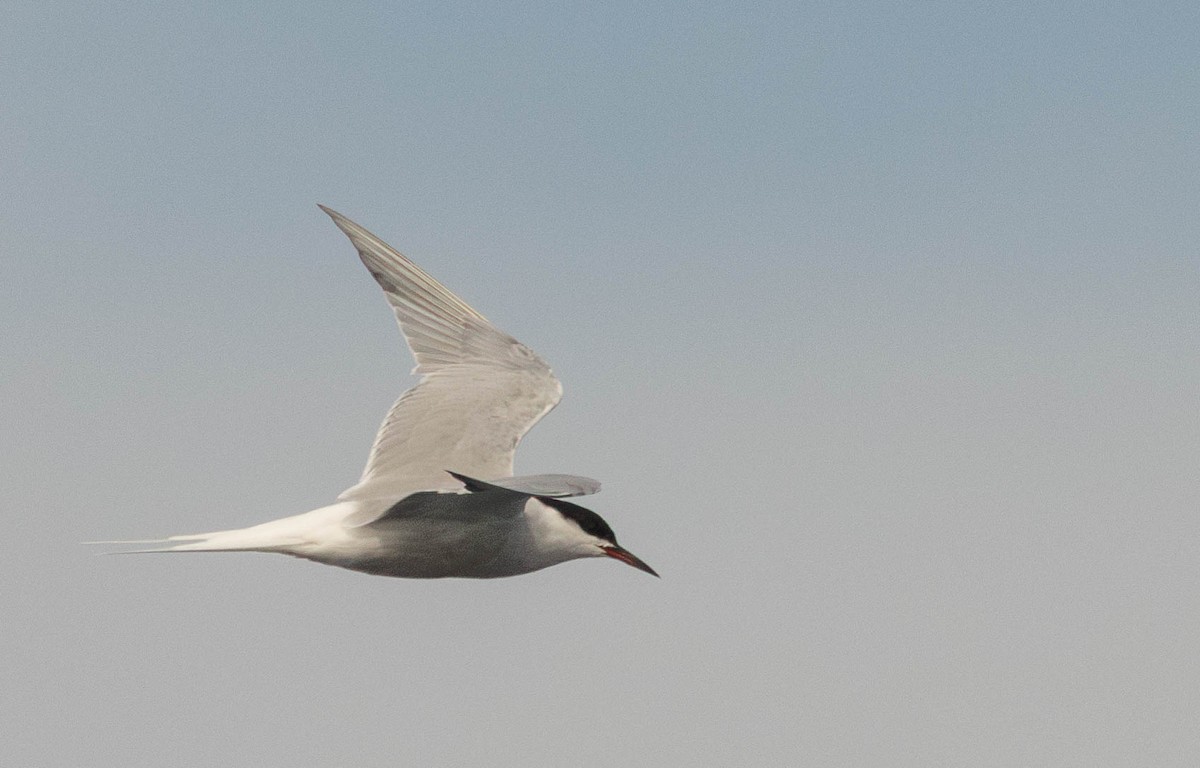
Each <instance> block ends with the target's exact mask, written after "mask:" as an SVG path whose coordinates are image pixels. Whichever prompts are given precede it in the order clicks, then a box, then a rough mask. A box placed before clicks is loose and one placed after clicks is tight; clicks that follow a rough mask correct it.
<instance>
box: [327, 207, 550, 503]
mask: <svg viewBox="0 0 1200 768" xmlns="http://www.w3.org/2000/svg"><path fill="white" fill-rule="evenodd" d="M321 210H323V211H325V213H327V214H329V216H330V217H331V218H332V219H333V222H334V224H337V226H338V228H339V229H341V230H342V231H343V232H345V233H346V235H347V236H348V237H349V238H350V242H352V243H353V244H354V247H355V248H357V249H358V255H359V257H360V258H361V259H362V261H363V264H365V265H366V267H367V269H368V270H369V271H370V273H371V275H372V276H373V277H374V278H375V281H376V282H377V283H379V286H380V287H381V288H383V292H384V294H385V295H386V296H387V300H388V303H389V304H391V306H392V310H393V311H394V312H395V314H396V320H397V321H398V322H399V323H400V330H401V332H403V334H404V338H405V340H406V341H407V342H408V348H409V349H410V350H411V351H412V355H413V357H414V358H415V359H416V361H417V367H416V368H415V369H413V373H416V374H419V375H420V376H421V380H420V382H419V383H418V384H417V385H416V386H415V387H413V388H412V389H410V390H408V391H407V392H405V393H404V394H403V395H401V396H400V399H399V400H397V401H396V403H395V405H393V406H392V408H391V410H390V411H388V415H387V417H386V418H385V419H384V421H383V425H382V426H380V428H379V433H378V434H377V435H376V436H375V444H374V445H373V446H371V455H370V457H369V458H368V459H367V466H366V469H364V470H363V474H362V477H361V478H360V479H359V481H358V484H356V485H354V486H352V487H351V488H348V489H346V490H345V491H344V492H343V493H342V495H341V496H339V497H338V500H339V501H349V500H364V499H384V498H387V499H395V498H398V497H401V496H404V495H406V494H410V493H414V492H416V491H426V490H436V489H449V488H456V487H459V486H458V484H457V483H456V482H455V481H454V480H453V479H452V478H451V477H450V476H449V475H448V474H446V470H447V469H453V470H456V471H459V472H464V473H466V474H468V475H471V476H473V477H485V478H489V479H494V478H503V477H508V476H510V475H512V470H513V453H514V452H515V451H516V448H517V443H518V442H520V440H521V437H523V436H524V435H525V433H526V432H528V431H529V429H530V427H532V426H533V425H534V424H536V423H537V422H538V420H539V419H541V418H542V416H544V415H546V413H548V412H549V411H550V409H551V408H553V407H554V406H555V405H557V404H558V401H559V399H560V398H561V397H562V385H561V384H559V382H558V379H556V378H555V377H554V374H553V373H552V372H551V370H550V367H549V366H547V365H546V363H544V362H543V361H542V359H541V358H539V357H538V356H537V355H536V354H534V353H533V351H532V350H531V349H529V348H528V347H526V346H525V345H524V344H522V343H520V342H519V341H517V340H516V339H514V338H513V337H511V336H509V335H508V334H506V333H504V332H503V331H500V330H499V329H497V328H496V327H494V326H493V325H492V324H491V323H489V322H488V321H487V319H486V318H484V316H483V315H481V314H479V313H478V312H476V311H475V310H474V309H472V308H471V307H470V306H468V305H467V304H466V302H464V301H463V300H462V299H460V298H458V297H457V296H455V295H454V294H453V293H451V292H450V291H449V290H447V289H446V288H445V287H444V286H442V285H441V283H439V282H438V281H436V280H434V279H433V278H432V277H430V276H429V275H427V274H425V272H424V271H423V270H422V269H421V268H420V267H418V266H417V265H416V264H413V263H412V262H411V261H409V260H408V259H407V258H405V257H404V256H402V255H401V254H400V253H398V252H397V251H396V250H395V249H393V248H392V247H391V246H389V245H388V244H387V243H385V242H383V241H382V240H380V239H379V238H378V237H376V236H375V235H373V234H371V233H370V232H368V231H367V230H365V229H363V228H362V227H360V226H359V225H357V224H355V223H354V222H353V221H350V220H349V219H347V218H346V217H345V216H342V215H341V214H339V213H337V212H336V211H332V210H330V209H328V208H326V207H325V206H321Z"/></svg>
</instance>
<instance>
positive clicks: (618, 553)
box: [604, 545, 662, 578]
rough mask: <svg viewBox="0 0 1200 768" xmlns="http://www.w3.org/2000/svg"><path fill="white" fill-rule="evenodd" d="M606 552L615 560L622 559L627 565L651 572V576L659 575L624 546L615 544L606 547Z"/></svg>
mask: <svg viewBox="0 0 1200 768" xmlns="http://www.w3.org/2000/svg"><path fill="white" fill-rule="evenodd" d="M604 554H606V555H608V556H609V557H611V558H612V559H614V560H620V561H621V562H622V563H625V564H626V565H632V566H633V567H634V568H637V569H638V570H639V571H645V572H646V573H648V574H650V575H651V576H658V574H657V573H655V571H654V569H653V568H651V567H650V566H648V565H646V564H645V563H643V562H642V561H641V559H640V558H638V557H636V556H635V555H634V554H633V553H632V552H630V551H629V550H627V549H624V548H622V547H618V546H615V545H614V546H611V547H605V548H604ZM659 578H662V577H661V576H659Z"/></svg>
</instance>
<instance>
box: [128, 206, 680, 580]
mask: <svg viewBox="0 0 1200 768" xmlns="http://www.w3.org/2000/svg"><path fill="white" fill-rule="evenodd" d="M320 208H321V210H323V211H325V213H327V214H329V216H330V217H331V218H332V219H333V222H334V223H335V224H336V225H337V226H338V228H339V229H341V230H342V232H344V233H345V234H346V235H347V236H348V237H349V238H350V242H351V243H353V244H354V247H355V248H356V249H357V250H358V255H359V257H360V258H361V259H362V262H363V264H365V265H366V267H367V270H368V271H369V272H370V273H371V275H372V277H374V278H375V281H376V282H377V283H379V286H380V287H381V288H382V289H383V292H384V295H385V296H386V297H387V300H388V303H389V304H390V305H391V307H392V310H393V312H394V313H395V315H396V320H397V321H398V322H399V324H400V330H401V332H402V333H403V334H404V338H405V340H406V341H407V342H408V348H409V350H410V351H411V352H412V356H413V358H414V359H415V360H416V363H417V366H416V368H414V369H413V373H414V374H418V375H419V376H420V381H419V382H418V383H417V384H416V386H414V387H413V388H412V389H409V390H408V391H407V392H405V393H404V394H402V395H401V396H400V399H399V400H397V401H396V403H395V404H394V405H393V406H392V408H391V410H389V411H388V414H387V416H386V417H385V418H384V420H383V425H382V426H381V427H380V428H379V432H378V434H376V436H375V443H374V445H373V446H372V447H371V453H370V456H369V458H368V459H367V466H366V469H364V470H363V473H362V477H361V478H360V479H359V481H358V483H357V484H355V485H353V486H351V487H350V488H348V489H347V490H345V491H343V492H342V494H341V495H340V496H338V497H337V500H336V502H334V503H333V504H331V505H329V506H326V507H321V508H320V509H315V510H313V511H311V512H306V513H304V514H301V515H295V516H292V517H285V518H281V519H279V520H272V521H270V522H266V523H262V524H260V525H255V526H251V527H249V528H238V529H233V530H225V531H214V532H211V533H197V534H190V535H182V536H171V537H169V538H167V539H162V540H160V542H138V543H145V544H154V543H162V544H165V546H159V547H157V548H151V549H139V550H136V551H137V552H278V553H281V554H285V555H292V556H293V557H301V558H305V559H307V560H313V561H316V562H318V563H325V564H328V565H336V566H339V567H341V568H348V569H350V570H353V571H362V572H364V573H370V574H377V575H380V576H398V577H407V578H442V577H461V578H480V579H486V578H496V577H501V576H515V575H518V574H522V573H529V572H531V571H536V570H539V569H542V568H546V567H548V566H551V565H557V564H558V563H563V562H566V561H568V560H575V559H578V558H584V557H610V558H612V559H614V560H618V561H620V562H622V563H626V564H628V565H632V566H633V567H634V568H638V569H640V570H643V571H645V572H646V573H649V574H652V575H654V576H657V575H658V574H657V573H655V572H654V569H652V568H651V567H650V566H648V565H646V563H644V562H642V561H641V560H640V559H638V558H637V557H635V556H634V555H633V554H632V553H630V552H629V550H627V549H625V548H623V547H622V546H621V545H619V544H618V543H617V537H616V536H615V535H614V534H613V531H612V528H610V527H609V525H608V523H606V522H605V521H604V519H603V518H601V517H600V516H599V515H598V514H596V513H595V512H593V511H591V510H589V509H585V508H583V507H581V506H579V505H578V504H573V503H571V502H569V501H565V500H564V497H570V496H583V495H587V494H592V493H596V492H597V491H599V490H600V484H599V483H598V482H597V481H595V480H592V479H590V478H586V477H578V476H574V475H558V474H546V475H528V476H523V477H514V476H513V454H514V453H515V451H516V448H517V444H518V443H519V442H520V440H521V438H522V437H523V436H524V435H525V433H526V432H528V431H529V429H530V428H531V427H532V426H533V425H534V424H536V423H537V422H538V420H539V419H541V418H542V417H543V416H545V415H546V414H547V413H548V412H549V411H550V409H552V408H553V407H554V406H555V405H557V404H558V401H559V399H560V398H561V397H562V385H561V384H560V383H559V381H558V379H557V378H555V376H554V374H553V373H552V372H551V370H550V368H549V366H547V365H546V363H545V362H543V361H542V359H541V358H540V357H538V356H537V355H536V354H535V353H534V352H533V350H531V349H530V348H529V347H527V346H525V345H524V344H522V343H520V342H519V341H517V340H516V339H514V338H512V337H511V336H509V335H508V334H506V333H504V332H502V331H500V330H499V329H498V328H496V327H495V326H493V325H492V324H491V323H489V322H488V321H487V319H485V318H484V316H483V315H481V314H479V313H478V312H476V311H475V310H474V309H472V308H471V307H470V306H468V305H467V303H466V302H464V301H463V300H462V299H460V298H458V297H457V296H455V295H454V294H453V293H451V292H450V291H449V290H448V289H446V288H445V287H444V286H443V285H442V284H441V283H439V282H438V281H436V280H434V279H433V278H432V277H430V276H429V275H428V274H426V273H425V272H424V270H422V269H421V268H420V267H418V266H417V265H416V264H414V263H413V262H411V261H409V260H408V259H407V258H405V257H404V256H403V255H401V254H400V253H399V252H398V251H396V250H395V249H393V248H392V247H391V246H389V245H388V244H387V243H385V242H383V241H382V240H380V239H379V238H378V237H376V236H375V235H373V234H371V233H370V232H368V231H367V230H365V229H363V228H362V227H360V226H359V225H358V224H355V223H354V222H353V221H351V220H350V219H347V218H346V217H345V216H342V215H341V214H339V213H337V212H336V211H333V210H330V209H329V208H326V207H325V206H320Z"/></svg>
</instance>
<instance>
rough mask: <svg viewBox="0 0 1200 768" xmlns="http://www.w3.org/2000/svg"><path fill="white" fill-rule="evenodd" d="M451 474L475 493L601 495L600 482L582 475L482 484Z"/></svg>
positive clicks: (510, 478) (463, 476)
mask: <svg viewBox="0 0 1200 768" xmlns="http://www.w3.org/2000/svg"><path fill="white" fill-rule="evenodd" d="M450 474H452V475H454V476H455V477H457V478H458V479H459V480H461V481H462V483H463V485H465V486H466V487H467V490H470V491H473V490H476V488H473V487H472V484H475V485H477V486H480V487H483V486H490V487H493V488H504V489H505V490H509V491H516V492H517V493H523V494H525V495H526V496H551V497H563V496H588V495H591V494H593V493H600V481H599V480H593V479H592V478H590V477H582V476H580V475H555V474H551V475H521V476H520V477H501V478H496V479H494V480H492V481H491V482H487V483H485V482H481V481H479V480H475V479H474V478H471V477H467V476H465V475H463V474H461V473H458V472H451V473H450Z"/></svg>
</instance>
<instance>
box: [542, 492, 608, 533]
mask: <svg viewBox="0 0 1200 768" xmlns="http://www.w3.org/2000/svg"><path fill="white" fill-rule="evenodd" d="M537 498H538V500H539V501H541V502H542V503H543V504H545V505H546V506H549V507H553V508H554V509H557V510H558V512H559V514H561V515H562V516H563V517H565V518H567V519H568V520H573V521H574V522H575V524H576V525H578V526H579V527H580V528H582V529H583V532H584V533H588V534H591V535H592V536H595V537H596V538H598V539H603V540H604V541H607V542H608V543H610V544H616V543H617V535H616V534H615V533H613V529H612V528H609V527H608V523H606V522H604V518H603V517H600V515H597V514H596V513H595V512H593V511H592V510H590V509H587V508H586V507H581V506H579V505H578V504H572V503H571V502H569V501H563V500H562V499H555V498H551V497H548V496H538V497H537Z"/></svg>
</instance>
